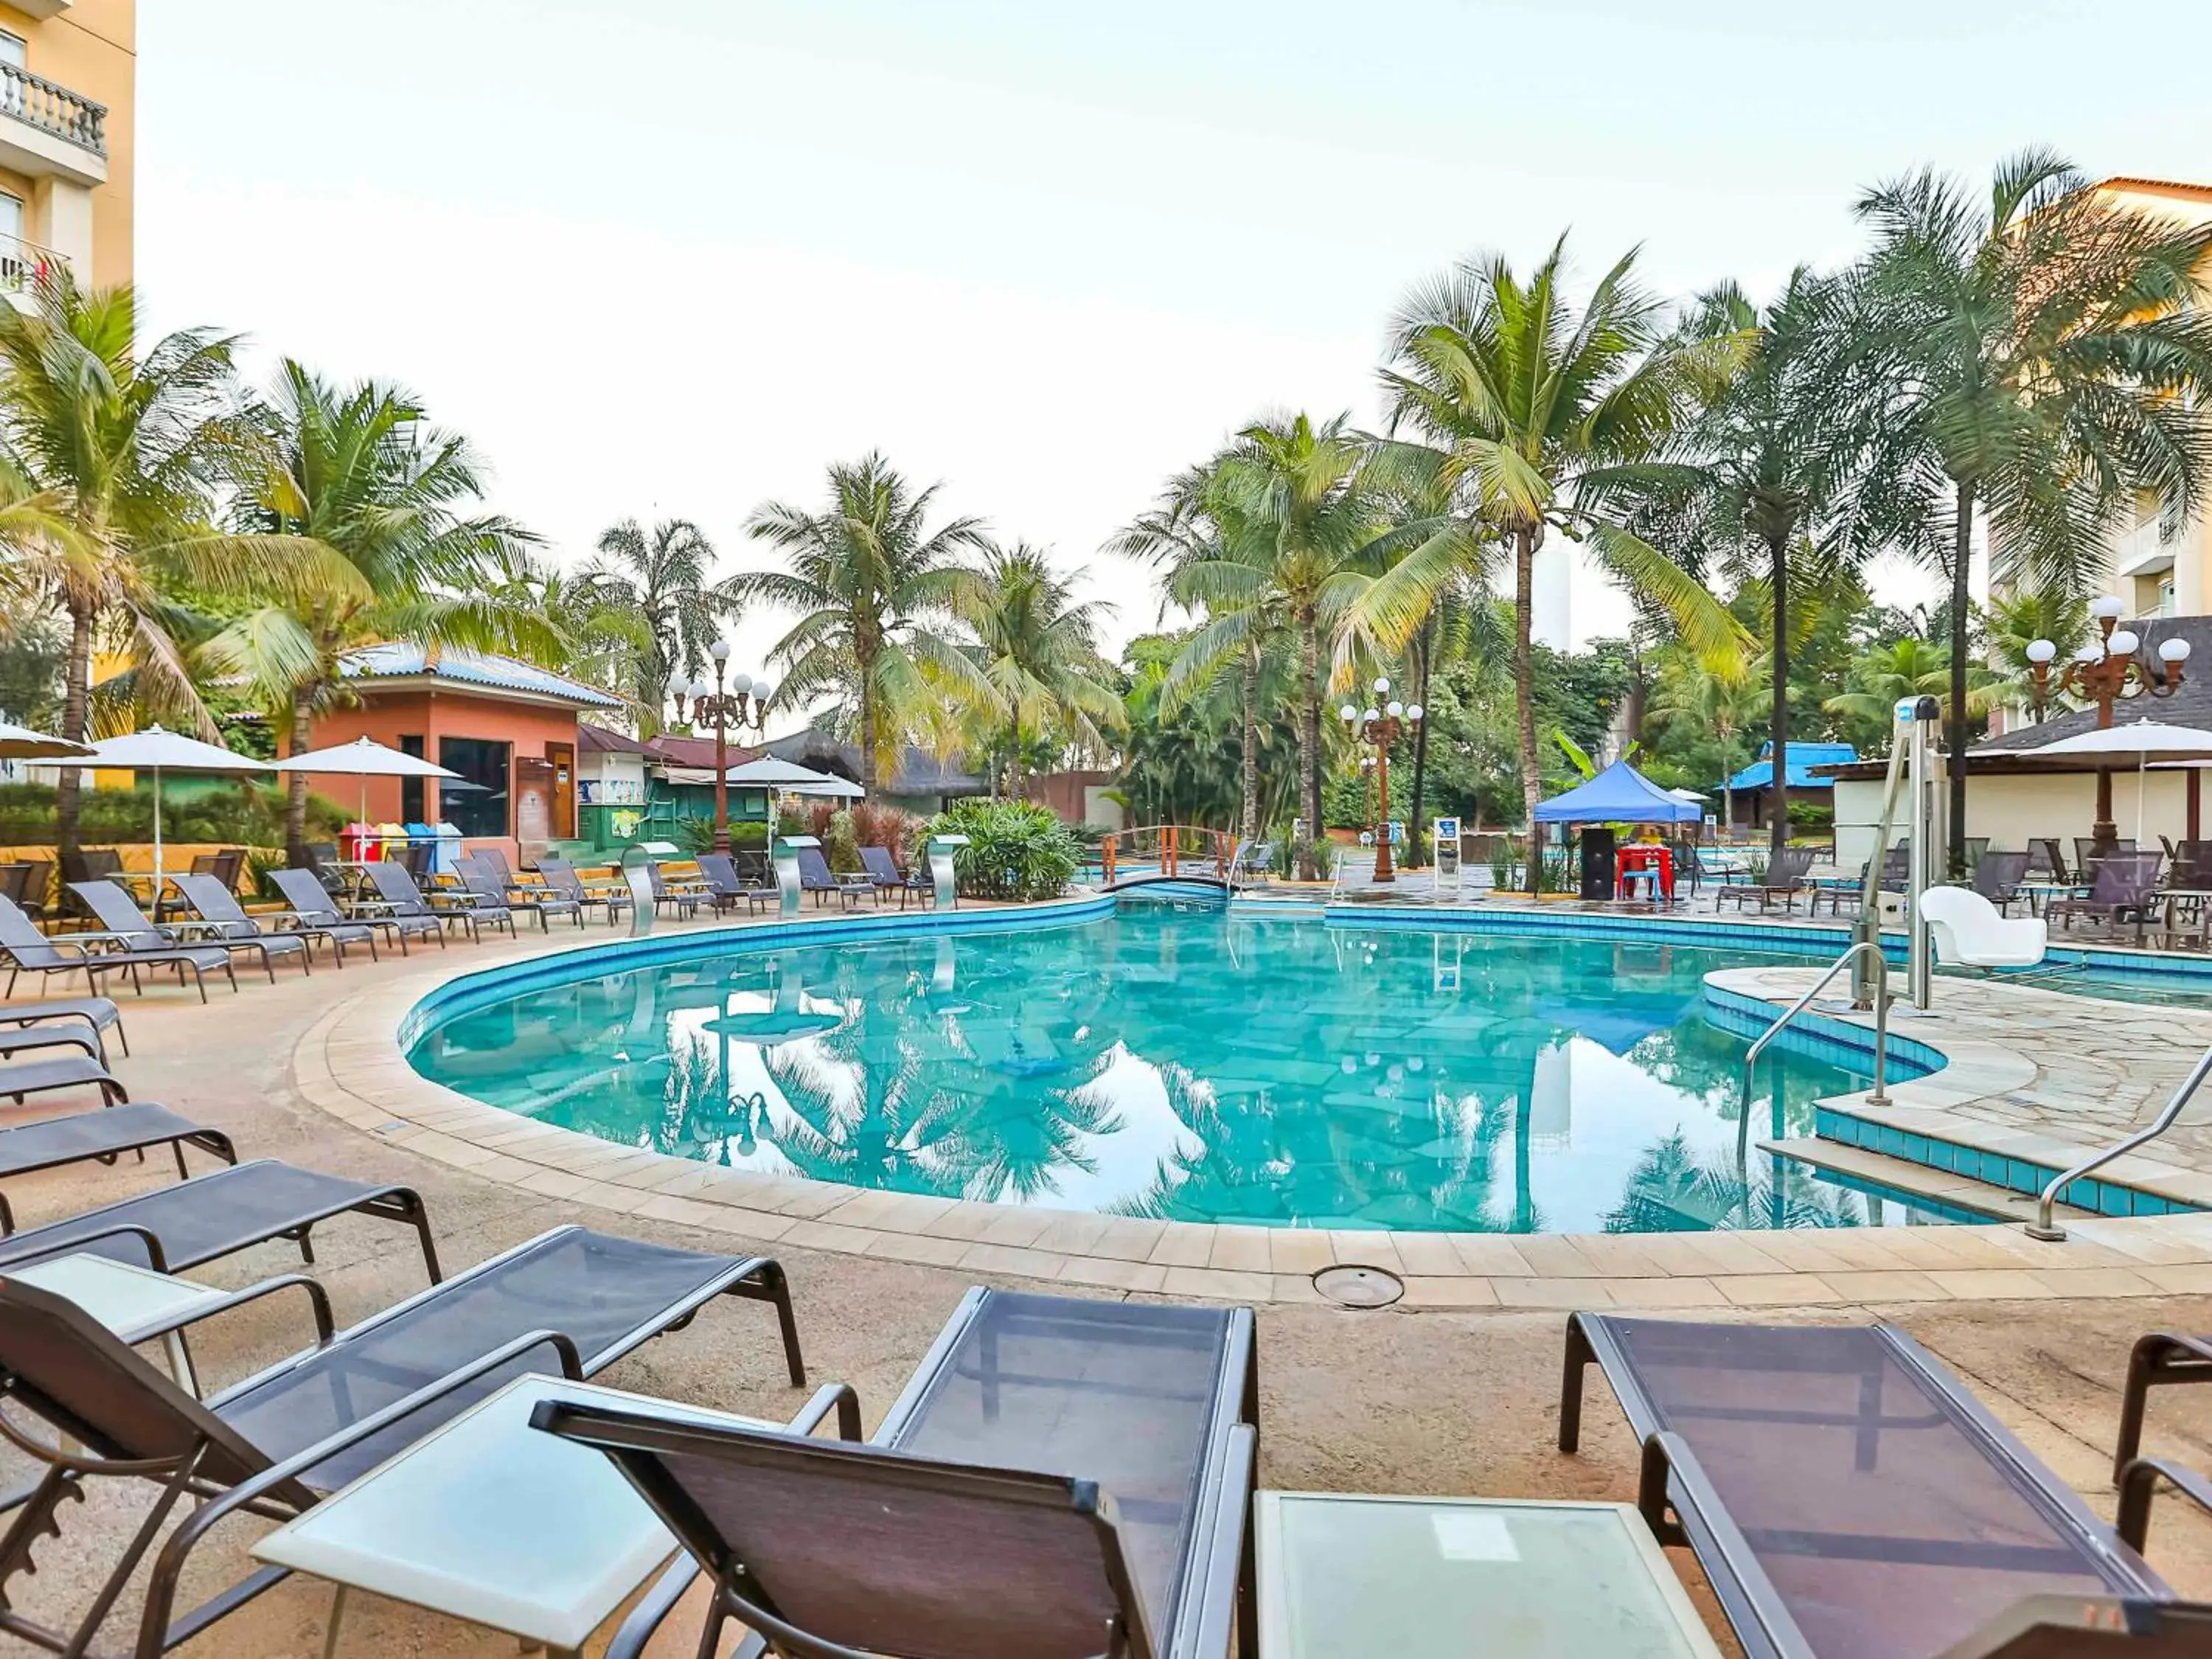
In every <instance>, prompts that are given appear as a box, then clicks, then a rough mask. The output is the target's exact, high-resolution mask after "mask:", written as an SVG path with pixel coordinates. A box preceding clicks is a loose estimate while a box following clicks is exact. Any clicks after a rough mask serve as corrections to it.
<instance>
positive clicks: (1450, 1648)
mask: <svg viewBox="0 0 2212 1659" xmlns="http://www.w3.org/2000/svg"><path fill="white" fill-rule="evenodd" d="M1257 1521H1258V1533H1259V1537H1258V1547H1259V1602H1260V1654H1261V1659H1341V1656H1345V1655H1350V1654H1389V1655H1390V1656H1391V1659H1468V1656H1469V1655H1473V1654H1477V1653H1480V1654H1481V1655H1482V1656H1483V1659H1593V1656H1597V1655H1603V1656H1604V1659H1720V1650H1719V1649H1718V1648H1717V1647H1716V1646H1715V1645H1714V1644H1713V1638H1711V1635H1709V1634H1708V1633H1707V1632H1706V1630H1705V1623H1704V1621H1703V1620H1700V1619H1699V1617H1698V1611H1697V1609H1696V1608H1695V1607H1692V1605H1691V1603H1690V1598H1689V1595H1688V1594H1687V1593H1686V1591H1685V1590H1684V1589H1682V1584H1681V1581H1680V1579H1678V1578H1677V1577H1675V1576H1674V1569H1673V1568H1672V1567H1670V1566H1669V1565H1668V1563H1667V1558H1666V1556H1665V1554H1664V1553H1662V1551H1661V1549H1660V1547H1659V1545H1658V1542H1657V1541H1656V1540H1655V1539H1654V1538H1653V1537H1652V1535H1651V1529H1650V1528H1649V1527H1647V1526H1646V1525H1645V1524H1644V1520H1643V1517H1642V1516H1639V1515H1638V1514H1637V1512H1636V1509H1635V1506H1634V1505H1633V1504H1584V1503H1559V1504H1554V1503H1534V1502H1522V1501H1518V1500H1514V1499H1509V1498H1381V1497H1370V1496H1364V1495H1358V1494H1348V1493H1341V1492H1261V1494H1260V1498H1259V1515H1258V1517H1257Z"/></svg>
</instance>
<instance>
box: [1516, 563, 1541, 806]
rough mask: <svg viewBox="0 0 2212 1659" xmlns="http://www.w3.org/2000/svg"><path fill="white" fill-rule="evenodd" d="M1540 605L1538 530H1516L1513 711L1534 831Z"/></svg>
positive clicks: (1524, 799) (1538, 780)
mask: <svg viewBox="0 0 2212 1659" xmlns="http://www.w3.org/2000/svg"><path fill="white" fill-rule="evenodd" d="M1535 608H1536V531H1535V527H1534V526H1527V527H1525V528H1522V529H1516V531H1515V532H1513V712H1514V714H1515V716H1516V719H1517V720H1518V722H1519V724H1520V727H1521V805H1522V811H1523V814H1524V817H1523V819H1522V821H1523V822H1524V823H1527V824H1528V830H1529V833H1530V834H1531V835H1534V833H1535V829H1536V801H1537V798H1538V797H1539V796H1541V794H1542V793H1544V783H1543V779H1542V776H1541V774H1540V773H1539V772H1538V770H1537V766H1536V698H1535V687H1534V680H1535V673H1536V662H1535V653H1534V650H1533V649H1532V648H1531V647H1530V644H1529V639H1528V634H1529V629H1530V626H1531V623H1532V621H1533V618H1534V611H1535Z"/></svg>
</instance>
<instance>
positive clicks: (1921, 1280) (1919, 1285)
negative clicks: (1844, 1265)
mask: <svg viewBox="0 0 2212 1659" xmlns="http://www.w3.org/2000/svg"><path fill="white" fill-rule="evenodd" d="M1820 1277H1821V1278H1823V1279H1826V1280H1827V1281H1828V1283H1829V1284H1830V1285H1832V1286H1834V1288H1835V1289H1836V1291H1837V1292H1838V1294H1840V1295H1842V1296H1844V1297H1846V1298H1848V1299H1849V1300H1850V1301H1853V1302H1946V1301H1948V1300H1949V1299H1950V1296H1951V1293H1950V1292H1949V1291H1947V1290H1945V1289H1944V1288H1943V1287H1942V1285H1938V1284H1937V1283H1936V1281H1935V1280H1934V1279H1930V1278H1929V1276H1928V1275H1927V1274H1926V1273H1916V1272H1914V1271H1913V1270H1911V1268H1890V1269H1874V1270H1871V1271H1867V1272H1844V1273H1822V1274H1821V1275H1820Z"/></svg>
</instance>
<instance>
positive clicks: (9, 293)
mask: <svg viewBox="0 0 2212 1659" xmlns="http://www.w3.org/2000/svg"><path fill="white" fill-rule="evenodd" d="M68 269H69V259H68V258H67V257H66V256H65V255H63V254H59V253H57V252H54V251H53V249H52V248H50V247H40V246H39V245H38V244H37V243H36V242H27V241H25V240H23V239H22V238H21V237H20V236H6V235H0V297H5V298H7V299H9V300H15V299H18V298H21V297H22V296H25V295H32V294H35V293H36V292H37V291H38V288H39V284H40V283H41V282H42V281H44V280H45V278H46V273H47V272H48V271H50V270H68Z"/></svg>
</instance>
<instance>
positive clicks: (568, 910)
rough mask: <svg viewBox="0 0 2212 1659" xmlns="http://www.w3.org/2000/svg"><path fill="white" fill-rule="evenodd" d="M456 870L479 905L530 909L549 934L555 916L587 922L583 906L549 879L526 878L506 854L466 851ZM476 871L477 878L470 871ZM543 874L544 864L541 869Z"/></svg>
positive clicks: (480, 906)
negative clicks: (510, 863)
mask: <svg viewBox="0 0 2212 1659" xmlns="http://www.w3.org/2000/svg"><path fill="white" fill-rule="evenodd" d="M453 867H454V873H455V874H457V875H459V877H460V878H461V884H462V885H463V886H465V887H466V888H467V889H468V890H469V891H470V892H471V894H473V895H475V896H476V899H477V907H478V908H480V909H481V908H483V906H485V905H487V904H491V903H495V902H496V903H500V904H504V905H505V906H506V907H507V908H508V909H509V910H527V911H530V912H531V913H532V915H536V916H537V918H538V927H539V928H540V929H541V930H543V931H544V932H547V933H550V932H551V931H552V927H553V924H552V921H551V920H550V919H551V918H552V917H554V916H568V917H572V918H574V921H575V923H576V926H577V927H582V926H583V925H584V907H583V905H582V903H581V902H579V901H578V900H576V899H574V898H571V897H570V896H568V894H567V893H566V892H564V891H562V890H561V889H560V888H558V887H556V886H554V885H553V884H551V883H550V882H546V881H525V880H523V879H522V878H520V877H519V876H517V875H516V874H515V873H514V872H513V869H511V868H510V867H509V866H508V864H507V854H504V853H500V852H495V851H493V850H491V849H489V848H487V849H485V850H484V851H483V852H481V853H477V854H464V855H463V856H462V857H461V858H460V860H459V861H458V862H457V863H456V864H455V865H454V866H453ZM471 871H473V872H475V874H474V877H473V878H472V877H471V873H470V872H471ZM538 874H539V875H541V876H543V875H544V868H543V866H541V867H540V868H539V870H538Z"/></svg>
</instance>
